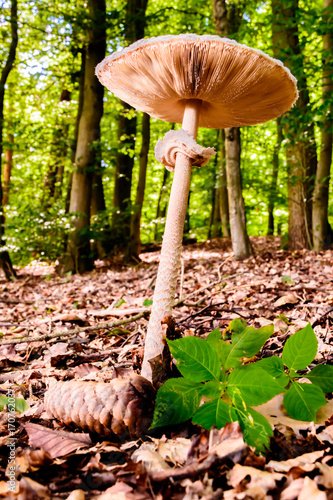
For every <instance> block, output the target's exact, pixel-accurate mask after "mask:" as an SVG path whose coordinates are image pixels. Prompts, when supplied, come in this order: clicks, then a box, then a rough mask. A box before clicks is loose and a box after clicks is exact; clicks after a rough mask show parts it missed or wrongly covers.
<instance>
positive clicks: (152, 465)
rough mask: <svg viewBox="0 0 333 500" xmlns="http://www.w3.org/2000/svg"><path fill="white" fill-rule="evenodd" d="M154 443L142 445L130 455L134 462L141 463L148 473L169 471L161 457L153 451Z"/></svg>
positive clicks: (168, 466)
mask: <svg viewBox="0 0 333 500" xmlns="http://www.w3.org/2000/svg"><path fill="white" fill-rule="evenodd" d="M154 448H155V444H154V443H143V444H142V445H141V446H140V448H138V449H137V450H135V452H134V453H133V454H132V460H133V461H134V462H142V463H143V464H144V466H145V467H146V469H147V470H148V471H150V472H161V471H166V470H169V469H171V467H170V465H168V464H167V463H166V461H165V460H163V458H162V457H161V455H160V454H159V453H158V452H157V451H155V449H154Z"/></svg>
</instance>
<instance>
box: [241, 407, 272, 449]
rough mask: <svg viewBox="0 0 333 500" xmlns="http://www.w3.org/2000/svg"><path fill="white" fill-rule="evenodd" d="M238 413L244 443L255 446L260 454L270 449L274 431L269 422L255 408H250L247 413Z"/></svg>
mask: <svg viewBox="0 0 333 500" xmlns="http://www.w3.org/2000/svg"><path fill="white" fill-rule="evenodd" d="M236 413H237V417H238V418H237V420H238V422H239V425H240V428H241V429H242V432H243V438H244V441H245V442H246V443H247V444H249V445H250V446H254V447H255V449H256V450H257V451H258V452H263V451H265V449H266V448H269V441H270V438H271V437H272V436H273V430H272V427H271V425H270V423H269V422H268V420H266V418H265V417H264V416H263V415H261V413H258V412H257V411H255V410H253V408H248V409H247V411H246V412H243V411H236Z"/></svg>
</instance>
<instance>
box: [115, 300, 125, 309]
mask: <svg viewBox="0 0 333 500" xmlns="http://www.w3.org/2000/svg"><path fill="white" fill-rule="evenodd" d="M125 302H126V300H124V299H120V300H118V302H117V304H116V305H115V306H114V307H120V306H121V305H122V304H125Z"/></svg>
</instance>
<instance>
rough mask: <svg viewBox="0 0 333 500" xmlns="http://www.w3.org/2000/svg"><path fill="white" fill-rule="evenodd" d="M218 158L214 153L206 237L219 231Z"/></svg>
mask: <svg viewBox="0 0 333 500" xmlns="http://www.w3.org/2000/svg"><path fill="white" fill-rule="evenodd" d="M219 132H220V131H219V130H217V143H218V144H219ZM218 161H219V158H218V155H217V154H216V155H215V157H214V185H213V189H212V209H211V212H210V221H209V228H208V239H211V238H220V237H221V235H222V232H221V215H220V200H219V198H220V190H219V188H220V186H219V181H220V176H219V174H220V172H219V170H220V167H217V164H218Z"/></svg>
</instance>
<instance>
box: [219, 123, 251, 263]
mask: <svg viewBox="0 0 333 500" xmlns="http://www.w3.org/2000/svg"><path fill="white" fill-rule="evenodd" d="M225 144H226V160H227V184H228V200H229V217H230V230H231V240H232V249H233V251H234V254H235V257H236V259H238V260H242V259H247V258H248V257H250V256H251V255H252V247H251V243H250V239H249V237H248V234H247V231H246V218H245V206H244V199H243V195H242V179H241V171H240V168H239V165H240V129H239V128H236V127H232V128H227V129H226V142H225Z"/></svg>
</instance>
